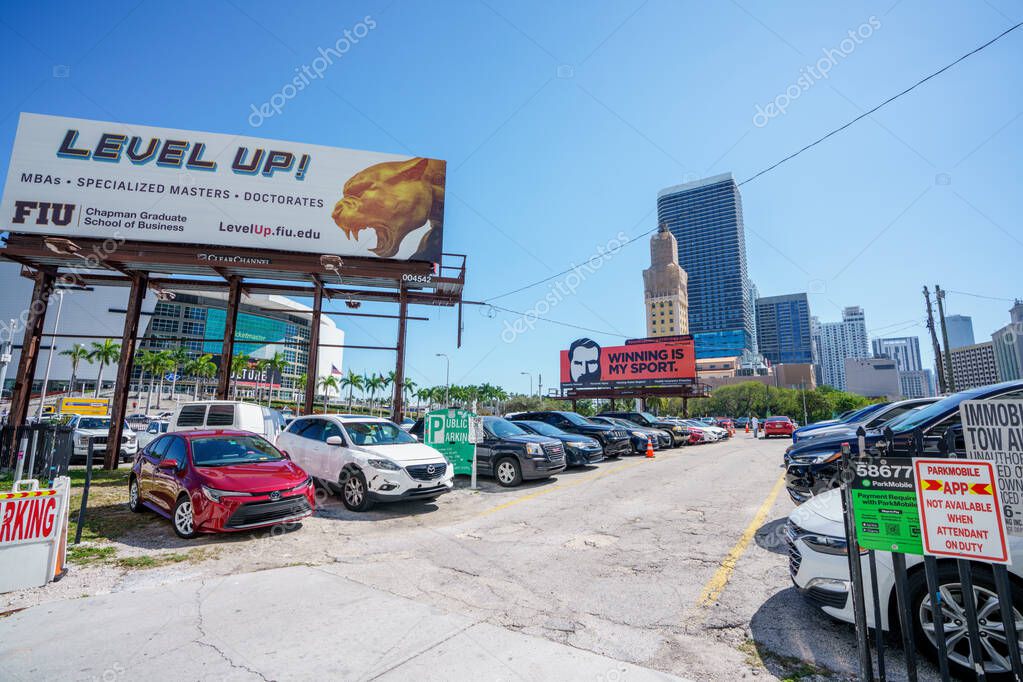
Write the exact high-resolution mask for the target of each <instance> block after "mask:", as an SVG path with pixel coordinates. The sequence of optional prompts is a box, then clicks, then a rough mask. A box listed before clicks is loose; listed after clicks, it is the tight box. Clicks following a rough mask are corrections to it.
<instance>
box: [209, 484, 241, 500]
mask: <svg viewBox="0 0 1023 682" xmlns="http://www.w3.org/2000/svg"><path fill="white" fill-rule="evenodd" d="M202 494H203V495H205V496H206V499H208V500H210V501H211V502H220V500H221V499H222V498H224V497H252V493H241V492H237V491H234V490H217V489H216V488H211V487H209V486H208V485H204V486H203V487H202Z"/></svg>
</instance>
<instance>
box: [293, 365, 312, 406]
mask: <svg viewBox="0 0 1023 682" xmlns="http://www.w3.org/2000/svg"><path fill="white" fill-rule="evenodd" d="M307 383H309V375H307V374H305V373H303V374H299V375H298V377H296V378H295V388H296V389H297V390H296V392H295V393H296V394H295V414H298V396H299V395H301V394H304V393H305V387H306V384H307Z"/></svg>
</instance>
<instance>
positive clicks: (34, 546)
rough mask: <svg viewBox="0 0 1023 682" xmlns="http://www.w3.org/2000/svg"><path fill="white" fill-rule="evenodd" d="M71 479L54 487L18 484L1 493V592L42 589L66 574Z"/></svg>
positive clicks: (27, 482)
mask: <svg viewBox="0 0 1023 682" xmlns="http://www.w3.org/2000/svg"><path fill="white" fill-rule="evenodd" d="M70 499H71V479H69V478H68V477H67V476H60V477H58V478H57V479H56V480H55V481H54V485H53V487H52V488H40V487H39V481H36V480H32V479H27V480H22V481H17V482H15V484H14V486H13V490H11V491H5V492H0V593H4V592H11V591H12V590H21V589H25V588H27V587H40V586H42V585H45V584H46V583H48V582H50V581H51V580H56V579H58V578H60V577H61V576H62V575H63V574H64V561H65V556H66V555H67V530H68V504H69V503H70Z"/></svg>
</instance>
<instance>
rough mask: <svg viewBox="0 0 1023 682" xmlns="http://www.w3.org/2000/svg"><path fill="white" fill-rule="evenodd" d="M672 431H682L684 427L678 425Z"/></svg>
mask: <svg viewBox="0 0 1023 682" xmlns="http://www.w3.org/2000/svg"><path fill="white" fill-rule="evenodd" d="M671 430H672V431H681V430H682V427H681V426H679V425H678V424H675V425H674V426H672V427H671Z"/></svg>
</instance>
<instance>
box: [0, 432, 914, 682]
mask: <svg viewBox="0 0 1023 682" xmlns="http://www.w3.org/2000/svg"><path fill="white" fill-rule="evenodd" d="M786 444H787V441H786V440H785V439H777V440H769V441H764V440H758V441H755V440H753V439H752V438H751V437H750V436H748V435H746V434H744V433H738V434H737V435H736V436H735V437H734V438H733V439H731V440H729V441H724V442H720V443H714V444H707V445H701V446H696V447H687V448H681V449H675V450H669V451H664V452H661V453H658V455H657V457H656V458H655V459H652V460H651V459H646V458H643V457H626V458H622V459H620V460H617V461H615V460H612V461H607V462H604V463H601V464H599V465H597V466H592V467H588V468H585V469H571V470H568V471H567V472H565V473H563V474H561V475H559V476H558V477H557V478H556V479H553V480H550V481H542V482H537V483H527V484H525V485H523V486H522V487H519V488H514V489H507V488H500V487H498V486H497V485H496V484H494V483H493V482H492V481H490V480H488V479H483V480H481V484H480V489H479V491H475V492H474V491H472V490H470V489H469V488H468V481H466V480H463V479H459V480H458V482H457V488H456V490H455V491H454V492H453V493H451V494H449V495H446V496H444V497H441V498H440V499H439V500H438V501H436V502H433V503H412V502H410V503H402V504H394V505H379V506H377V507H375V508H374V509H373V510H371V511H369V512H366V513H361V514H358V513H353V512H349V511H348V510H346V509H345V508H344V506H343V505H341V504H340V502H339V501H338V500H337V499H336V498H334V497H330V498H326V499H323V501H322V502H321V504H320V506H319V508H318V511H317V514H316V516H315V517H313V518H311V519H308V520H307V521H306V522H305V523H304V524H302V527H300V528H297V529H294V530H292V531H289V532H285V533H268V532H266V531H261V532H258V533H246V534H235V535H228V536H224V535H221V536H206V537H201V538H199V539H198V540H193V541H185V540H180V539H178V538H177V537H175V536H174V533H173V531H172V529H171V527H170V525H169V523H167V522H166V521H163V520H156V519H155V518H153V515H150V514H146V515H143V516H141V517H139V516H135V515H130V514H129V513H128V512H124V513H125V514H126V515H127V516H126V517H125V520H126V523H129V524H130V525H128V526H126V527H125V530H124V532H123V534H122V535H121V536H120V537H119V538H118V539H117V540H116V541H114V542H112V543H104V544H103V547H108V546H109V547H113V550H114V551H112V552H110V553H109V554H110V556H109V558H108V559H106V560H103V561H99V562H94V563H91V564H90V565H87V566H80V567H79V566H74V565H72V567H71V571H70V573H69V575H68V576H66V577H65V578H64V579H63V580H61V581H60V582H58V583H55V584H52V585H50V586H48V587H46V588H42V589H39V590H30V591H25V592H21V593H13V594H8V595H5V596H4V600H5V601H4V603H5V607H4V609H3V610H4V611H7V612H8V617H6V618H3V619H0V657H2V658H3V659H4V660H5V661H8V662H10V663H11V664H12V667H11V668H10V669H9V671H13V672H14V673H15V676H17V675H18V674H21V675H24V676H26V677H27V676H29V675H30V674H33V672H32V671H33V669H34V666H35V665H37V664H38V662H39V659H38V658H37V657H36V658H35V660H34V661H33V657H32V656H31V647H30V646H29V644H30V641H28V640H25V638H26V637H28V638H29V639H30V635H28V634H27V633H28V631H30V630H32V629H33V628H32V627H31V626H30V624H31V623H32V622H33V618H36V619H38V618H42V617H43V616H44V615H45V613H46V612H47V610H48V609H52V608H58V609H66V610H67V611H68V614H67V616H68V618H70V619H72V622H71V623H65V625H64V626H65V627H67V628H69V633H70V634H69V635H68V636H67V637H65V638H63V639H62V642H63V643H62V645H61V646H62V648H63V647H68V649H67V652H68V654H69V655H70V656H71V660H72V661H74V660H75V658H74V657H75V655H76V653H78V654H82V661H83V663H82V665H81V666H79V667H71V668H69V669H68V673H69V674H70V675H71V676H75V674H80V673H81V671H82V670H83V669H84V668H85V664H84V661H85V657H84V654H85V650H86V649H87V648H89V647H90V642H89V638H90V637H95V635H91V634H90V632H89V628H88V627H87V625H88V624H89V623H91V622H92V619H94V618H95V617H96V616H95V614H93V615H90V616H88V617H86V616H79V615H76V614H81V613H84V612H86V611H87V609H84V608H81V609H79V608H77V607H76V606H73V605H71V604H70V603H66V604H64V605H59V604H58V605H55V604H51V605H50V606H39V607H37V608H32V606H33V605H37V604H42V603H44V602H53V601H59V600H81V599H88V600H110V599H114V598H116V597H117V596H118V594H124V595H125V597H126V598H132V599H139V598H142V599H145V598H147V595H153V596H156V595H160V594H163V593H165V592H166V590H168V589H179V588H178V587H176V586H179V585H182V584H189V585H196V584H198V585H210V584H214V583H217V584H220V583H223V585H222V586H221V587H220V588H219V589H220V591H221V592H225V591H229V590H230V589H231V586H230V581H227V582H224V580H225V579H224V576H238V575H239V574H248V573H253V572H257V571H266V570H267V569H285V571H287V570H299V569H297V568H295V567H313V568H315V569H317V572H318V573H319V572H323V571H325V572H327V573H329V574H330V575H331V576H337V577H340V578H343V579H345V580H348V581H352V583H355V584H358V585H359V586H362V587H366V588H373V589H375V590H378V591H380V592H382V593H387V594H388V595H393V596H395V597H399V598H404V599H407V600H411V601H414V602H416V603H418V604H421V605H425V606H428V607H432V611H431V612H432V613H437V612H442V613H444V614H450V615H452V616H457V617H463V618H467V619H469V622H472V623H476V624H484V625H486V626H487V627H491V626H494V627H496V628H499V629H500V630H499V631H501V632H512V633H519V634H522V635H528V636H532V637H538V638H542V639H545V640H550V641H551V642H555V643H558V644H561V645H566V646H567V647H570V648H571V649H573V650H577V651H579V650H581V651H585V652H593V653H595V654H600V655H602V656H605V657H608V658H610V659H614V660H616V661H622V662H626V663H631V664H635V665H637V666H642V667H643V668H649V669H653V670H656V671H661V672H665V673H670V674H674V675H678V676H681V677H687V678H691V679H711V680H734V679H737V678H740V677H752V676H761V677H762V678H766V679H770V678H771V677H772V676H773V677H777V678H779V679H787V678H795V679H802V678H806V677H810V676H813V675H823V676H825V677H826V678H828V679H830V678H832V677H835V678H839V679H843V678H845V677H847V676H849V675H850V674H851V673H852V671H853V670H854V666H855V641H854V638H853V634H852V628H851V627H849V626H847V625H844V624H838V623H833V622H831V621H830V620H828V619H827V618H826V617H825V616H823V615H821V614H819V613H818V612H817V611H816V610H815V609H813V608H812V607H810V606H808V605H806V604H804V603H803V601H802V599H801V598H800V597H799V595H798V594H797V593H796V591H795V590H794V589H793V588H792V586H791V582H790V580H789V576H788V569H787V556H786V550H785V545H784V542H783V540H782V534H781V527H782V524H783V522H784V519H785V517H786V515H787V514H788V512H789V511H790V510H791V509H792V504H791V502H789V500H788V498H787V496H786V494H785V491H784V488H783V486H782V485H781V483H780V481H781V475H782V470H781V469H780V467H779V465H780V462H781V455H782V451H783V450H784V448H785V447H786ZM114 494H123V495H124V497H125V499H126V493H125V492H124V491H121V493H116V492H114ZM321 499H322V496H321ZM117 504H118V503H117V502H112V503H111V505H110V506H112V507H116V506H117ZM114 513H115V514H119V513H120V510H116V511H115V512H114ZM143 557H148V558H143ZM302 570H305V569H302ZM273 575H279V576H280V579H281V580H285V579H287V578H286V577H285V576H287V575H288V574H287V573H286V572H282V573H279V574H274V573H270V574H267V576H268V577H265V578H263V582H264V583H265V582H266V580H270V581H271V585H272V580H273V578H272V576H273ZM264 586H265V585H264ZM239 589H241V588H239ZM136 590H140V591H137V592H133V593H132V594H131V595H128V594H127V592H126V591H136ZM313 592H314V591H313ZM107 593H118V594H113V595H108V596H97V595H105V594H107ZM236 598H237V600H239V601H241V602H244V601H245V596H244V594H241V595H237V597H236ZM307 598H308V599H312V600H315V599H317V595H316V594H315V593H313V594H309V595H307ZM26 607H28V608H26ZM23 608H24V609H25V610H21V611H18V612H16V613H11V611H13V610H16V609H23ZM226 608H237V607H236V606H230V607H226ZM108 612H113V611H108ZM370 616H371V614H363V616H362V617H364V618H367V617H370ZM75 618H81V623H80V624H79V625H78V626H77V627H76V626H75V625H74V623H73V620H74V619H75ZM145 619H147V620H148V619H152V620H153V623H151V624H150V623H146V622H141V623H138V627H139V628H140V629H141V630H143V631H144V630H145V628H146V627H154V628H159V626H160V625H161V624H162V623H164V622H166V620H167V617H165V616H164V614H163V613H160V612H151V613H149V615H147V616H145ZM62 620H64V619H63V618H62ZM20 625H25V626H27V627H19V626H20ZM154 632H156V631H154ZM324 634H327V633H324ZM402 634H405V635H407V633H398V635H402ZM315 639H316V637H313V638H311V641H312V640H315ZM310 646H312V644H310ZM143 649H144V647H143ZM157 649H158V650H159V651H160V657H162V656H165V655H166V648H165V647H158V648H157ZM157 649H154V651H156V650H157ZM566 650H567V649H566ZM154 655H155V654H154ZM236 655H238V656H242V657H245V656H246V655H247V654H244V653H238V652H236ZM554 655H555V654H552V656H554ZM158 659H159V657H156V658H153V659H149V658H148V657H147V655H146V653H145V652H144V651H143V652H142V654H141V655H139V656H134V655H133V656H132V657H130V659H128V660H130V663H125V664H124V665H125V667H126V669H127V671H128V672H129V673H130V674H131V676H132V677H136V676H139V674H144V673H147V672H152V671H153V670H154V669H155V668H154V666H157V665H162V663H160V662H159V660H158ZM94 660H97V659H94ZM119 660H121V659H119ZM259 660H262V659H259ZM236 663H237V660H235V661H233V662H232V666H231V669H232V670H234V668H235V664H236ZM72 665H73V664H72ZM91 665H95V663H91ZM246 667H248V668H252V670H257V668H258V667H259V666H258V665H257V666H256V667H252V664H251V662H250V663H249V664H247V666H246ZM899 667H900V666H899V664H898V663H896V662H894V661H892V662H890V664H889V668H890V669H891V668H899ZM90 670H91V672H89V673H88V675H95V674H97V672H96V669H95V668H90ZM99 670H100V671H102V668H100V669H99ZM76 671H78V673H76ZM895 672H896V675H894V676H893V677H894V678H896V679H897V678H898V674H897V673H898V672H900V671H898V670H896V671H895ZM366 676H367V677H368V676H369V675H366ZM242 678H244V677H242ZM512 678H514V676H512ZM609 679H611V678H609ZM624 679H628V677H627V676H625V677H624Z"/></svg>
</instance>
